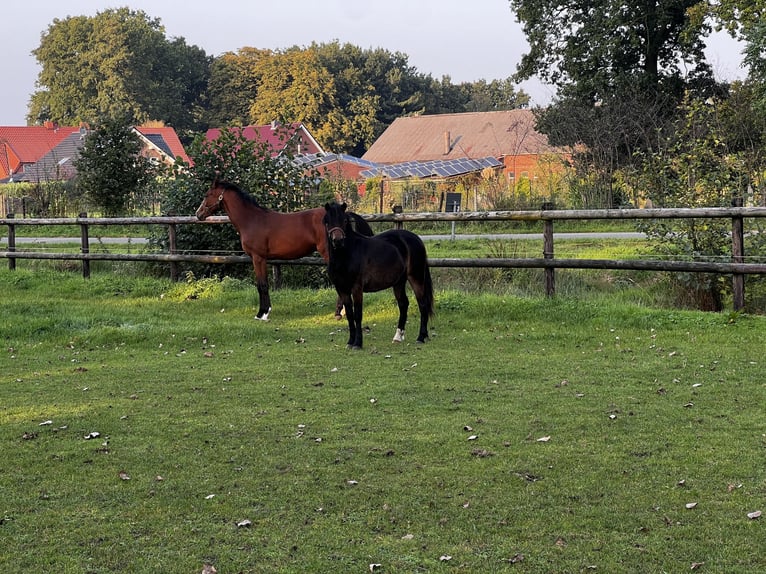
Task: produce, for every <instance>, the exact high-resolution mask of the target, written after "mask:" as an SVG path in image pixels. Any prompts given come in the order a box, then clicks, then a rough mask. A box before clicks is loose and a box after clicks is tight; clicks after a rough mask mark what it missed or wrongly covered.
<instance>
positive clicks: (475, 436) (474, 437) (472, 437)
mask: <svg viewBox="0 0 766 574" xmlns="http://www.w3.org/2000/svg"><path fill="white" fill-rule="evenodd" d="M477 438H479V435H477V434H472V435H471V436H469V437H468V440H476V439H477Z"/></svg>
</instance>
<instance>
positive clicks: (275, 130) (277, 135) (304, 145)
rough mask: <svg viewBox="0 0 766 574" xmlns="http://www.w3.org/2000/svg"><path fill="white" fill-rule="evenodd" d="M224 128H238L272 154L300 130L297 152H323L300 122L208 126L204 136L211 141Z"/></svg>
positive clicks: (276, 152)
mask: <svg viewBox="0 0 766 574" xmlns="http://www.w3.org/2000/svg"><path fill="white" fill-rule="evenodd" d="M224 129H230V130H239V131H240V132H241V133H242V136H243V137H244V138H246V139H247V140H250V141H258V142H263V143H266V144H268V145H269V146H270V147H271V149H272V150H274V155H279V153H280V152H281V151H282V150H283V149H284V148H285V146H286V145H287V141H288V140H289V139H292V138H293V137H294V136H295V134H296V132H300V138H301V149H300V150H298V153H301V154H312V153H321V152H324V150H323V149H322V147H321V146H320V145H319V143H318V142H317V141H316V140H315V139H314V137H313V136H312V135H311V134H310V133H309V132H308V130H307V129H306V127H305V126H304V125H303V124H302V123H292V124H289V125H279V124H277V125H271V124H269V125H265V126H245V127H240V128H235V127H232V128H210V129H209V130H207V133H206V134H205V138H206V139H207V140H208V141H213V140H215V139H217V138H218V136H220V135H221V132H222V131H223V130H224Z"/></svg>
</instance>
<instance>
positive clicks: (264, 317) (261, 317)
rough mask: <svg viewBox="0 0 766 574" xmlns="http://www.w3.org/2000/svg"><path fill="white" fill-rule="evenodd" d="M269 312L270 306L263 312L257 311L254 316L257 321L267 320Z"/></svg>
mask: <svg viewBox="0 0 766 574" xmlns="http://www.w3.org/2000/svg"><path fill="white" fill-rule="evenodd" d="M269 313H271V307H269V309H268V310H267V311H265V312H264V313H261V312H260V311H259V312H258V314H257V315H256V316H255V318H256V319H258V320H259V321H268V320H269Z"/></svg>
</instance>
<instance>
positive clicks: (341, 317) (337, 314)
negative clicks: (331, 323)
mask: <svg viewBox="0 0 766 574" xmlns="http://www.w3.org/2000/svg"><path fill="white" fill-rule="evenodd" d="M335 319H337V320H338V321H340V320H341V319H343V315H341V314H340V313H335Z"/></svg>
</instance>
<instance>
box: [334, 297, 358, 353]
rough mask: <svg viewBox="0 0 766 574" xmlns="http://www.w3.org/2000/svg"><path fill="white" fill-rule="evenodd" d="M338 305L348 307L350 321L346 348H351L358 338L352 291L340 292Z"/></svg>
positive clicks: (347, 312)
mask: <svg viewBox="0 0 766 574" xmlns="http://www.w3.org/2000/svg"><path fill="white" fill-rule="evenodd" d="M338 305H340V306H341V307H342V308H345V309H346V321H348V342H347V343H346V348H347V349H351V348H352V347H353V345H354V341H355V340H356V325H355V324H354V303H353V301H352V299H351V293H341V292H340V291H339V292H338Z"/></svg>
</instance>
